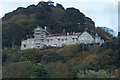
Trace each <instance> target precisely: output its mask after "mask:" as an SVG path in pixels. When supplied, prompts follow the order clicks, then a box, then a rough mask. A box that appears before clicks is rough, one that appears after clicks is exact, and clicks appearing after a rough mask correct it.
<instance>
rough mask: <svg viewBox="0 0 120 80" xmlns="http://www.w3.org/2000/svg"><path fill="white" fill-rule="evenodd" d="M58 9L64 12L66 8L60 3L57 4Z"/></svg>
mask: <svg viewBox="0 0 120 80" xmlns="http://www.w3.org/2000/svg"><path fill="white" fill-rule="evenodd" d="M56 7H57V8H60V9H63V10H64V7H63V6H62V5H61V4H59V3H57V4H56Z"/></svg>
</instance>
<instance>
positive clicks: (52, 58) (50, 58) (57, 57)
mask: <svg viewBox="0 0 120 80" xmlns="http://www.w3.org/2000/svg"><path fill="white" fill-rule="evenodd" d="M41 60H42V62H45V63H49V62H57V61H61V62H65V61H66V59H65V58H64V57H63V56H62V55H61V54H59V53H56V52H50V53H47V54H46V55H44V56H43V57H42V59H41Z"/></svg>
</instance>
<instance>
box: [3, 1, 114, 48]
mask: <svg viewBox="0 0 120 80" xmlns="http://www.w3.org/2000/svg"><path fill="white" fill-rule="evenodd" d="M2 20H3V30H2V31H3V32H2V33H3V47H11V46H12V45H18V46H20V42H21V40H23V39H26V35H27V36H28V37H33V36H32V34H33V29H34V28H35V27H36V26H37V25H40V26H41V27H44V26H47V28H48V30H49V32H50V33H61V32H63V30H65V31H66V32H73V31H75V32H83V31H84V30H85V28H86V29H87V30H88V32H89V33H91V34H92V35H93V36H94V35H95V34H96V32H97V33H98V35H99V36H101V37H102V38H103V39H105V40H111V38H112V37H113V36H112V35H111V34H109V33H107V32H106V31H105V30H103V29H102V28H95V23H94V22H93V21H92V19H91V18H89V17H86V16H85V15H84V14H83V13H82V12H80V11H79V10H78V9H75V8H73V7H71V8H67V9H65V8H64V7H63V6H62V5H61V4H57V5H56V6H54V5H48V2H39V3H38V4H37V5H30V6H28V7H27V8H24V7H19V8H17V9H16V10H14V11H12V12H10V13H7V14H5V16H4V17H3V18H2ZM103 33H104V34H103ZM18 35H19V36H18Z"/></svg>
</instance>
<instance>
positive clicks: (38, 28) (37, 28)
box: [34, 25, 49, 33]
mask: <svg viewBox="0 0 120 80" xmlns="http://www.w3.org/2000/svg"><path fill="white" fill-rule="evenodd" d="M35 30H41V31H45V32H46V33H49V32H48V31H46V30H45V29H43V28H42V27H40V26H39V25H38V26H37V27H36V28H35V29H34V32H35Z"/></svg>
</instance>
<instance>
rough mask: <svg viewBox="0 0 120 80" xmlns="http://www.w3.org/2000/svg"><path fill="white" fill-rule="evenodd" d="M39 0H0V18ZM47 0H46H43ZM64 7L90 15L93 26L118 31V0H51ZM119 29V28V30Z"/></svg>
mask: <svg viewBox="0 0 120 80" xmlns="http://www.w3.org/2000/svg"><path fill="white" fill-rule="evenodd" d="M40 1H41V0H0V18H1V17H3V16H4V15H5V13H8V12H12V11H13V10H15V9H17V8H18V7H27V6H29V5H31V4H35V5H36V4H38V3H39V2H40ZM44 1H48V0H44ZM52 1H54V2H55V3H60V4H62V5H63V6H64V7H65V8H68V7H75V8H77V9H79V10H80V12H82V13H84V14H85V15H86V16H87V17H90V18H91V19H92V20H93V21H94V22H95V26H105V27H108V28H111V29H113V30H114V31H115V32H116V33H117V32H118V0H52ZM119 31H120V30H119Z"/></svg>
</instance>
